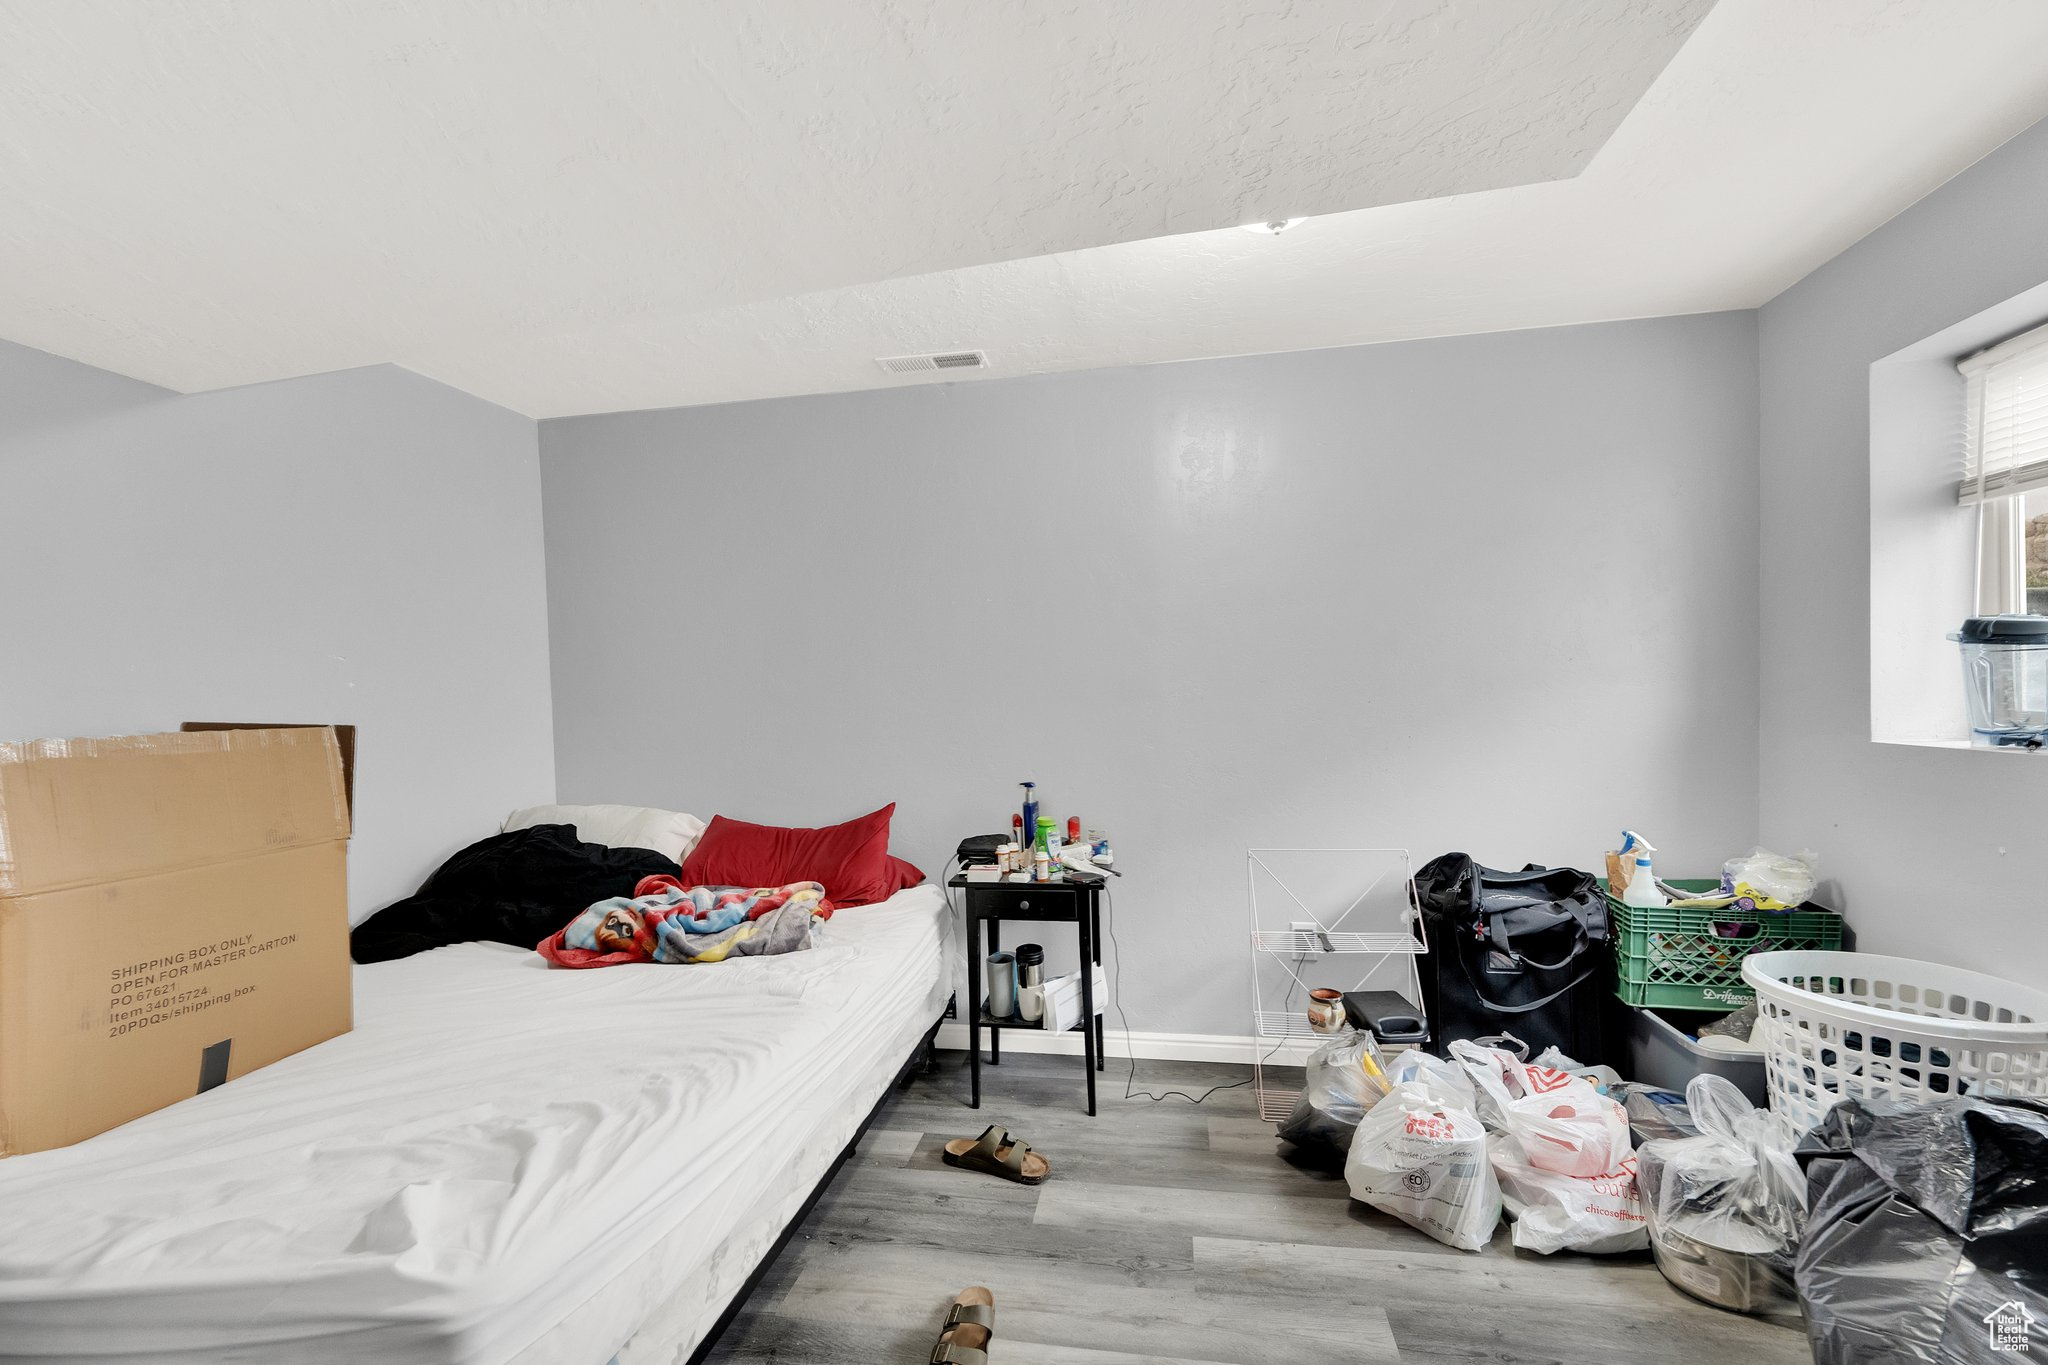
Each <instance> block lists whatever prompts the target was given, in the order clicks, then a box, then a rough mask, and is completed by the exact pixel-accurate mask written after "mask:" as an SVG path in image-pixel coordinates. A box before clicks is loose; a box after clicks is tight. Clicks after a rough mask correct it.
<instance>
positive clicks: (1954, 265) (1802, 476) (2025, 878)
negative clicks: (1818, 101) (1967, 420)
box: [1759, 124, 2048, 984]
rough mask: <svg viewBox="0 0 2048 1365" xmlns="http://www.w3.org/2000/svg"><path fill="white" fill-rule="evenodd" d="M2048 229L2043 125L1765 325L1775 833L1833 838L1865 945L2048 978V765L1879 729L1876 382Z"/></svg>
mask: <svg viewBox="0 0 2048 1365" xmlns="http://www.w3.org/2000/svg"><path fill="white" fill-rule="evenodd" d="M2043 224H2048V124H2041V125H2037V126H2036V127H2034V128H2032V129H2031V130H2029V131H2028V132H2026V133H2023V134H2021V135H2020V136H2019V137H2017V138H2015V139H2014V140H2013V141H2011V142H2009V143H2007V144H2006V145H2005V146H2004V147H2003V148H2001V149H2000V150H1999V151H1997V152H1996V153H1994V154H1993V155H1991V156H1990V157H1988V158H1986V159H1985V160H1984V161H1982V162H1979V163H1978V164H1977V165H1976V166H1974V167H1972V168H1971V169H1970V170H1968V171H1965V172H1964V173H1963V174H1962V175H1960V176H1958V177H1957V178H1956V179H1954V180H1952V181H1950V182H1949V183H1948V184H1947V185H1945V186H1944V187H1942V188H1941V189H1939V190H1937V191H1935V193H1933V194H1932V195H1930V196H1928V197H1927V198H1926V199H1923V200H1922V201H1921V202H1920V203H1918V204H1916V205H1914V206H1913V207H1912V208H1910V209H1908V210H1907V211H1906V212H1904V213H1902V214H1900V215H1899V216H1898V217H1897V218H1895V219H1893V220H1892V221H1891V222H1890V223H1889V224H1887V225H1886V226H1884V227H1882V228H1880V229H1878V231H1876V232H1874V233H1872V234H1871V235H1870V236H1869V237H1867V238H1865V239H1864V240H1863V241H1862V242H1860V243H1858V244H1857V245H1856V246H1854V247H1851V248H1850V249H1849V250H1848V251H1845V252H1843V253H1842V254H1841V255H1840V256H1838V257H1836V258H1835V259H1834V260H1833V261H1831V262H1829V263H1828V264H1827V265H1825V266H1823V267H1821V268H1820V269H1819V270H1817V271H1815V272H1814V273H1813V274H1812V275H1809V276H1808V277H1807V278H1806V279H1805V280H1803V281H1801V282H1800V283H1799V284H1797V285H1795V286H1794V287H1793V288H1791V289H1789V290H1787V291H1786V292H1785V293H1784V294H1782V295H1780V296H1779V297H1778V298H1776V299H1774V300H1773V301H1772V302H1771V303H1769V304H1768V305H1766V306H1765V307H1764V308H1763V310H1762V313H1761V316H1760V322H1759V328H1760V334H1761V355H1762V441H1761V447H1762V487H1763V501H1762V513H1761V524H1762V528H1763V542H1762V561H1761V562H1762V571H1763V599H1762V637H1761V638H1762V667H1763V679H1762V698H1763V711H1762V749H1761V774H1762V831H1763V837H1764V840H1765V842H1767V843H1768V844H1770V845H1772V846H1773V847H1777V848H1785V849H1792V848H1798V847H1800V846H1802V845H1806V846H1811V847H1812V848H1814V849H1816V850H1818V851H1819V852H1820V854H1821V856H1822V860H1823V862H1822V870H1823V873H1824V874H1825V875H1826V876H1828V877H1829V878H1830V879H1831V880H1832V881H1833V882H1834V886H1833V887H1832V888H1831V890H1832V893H1833V894H1834V895H1835V897H1836V899H1838V900H1839V901H1840V902H1841V904H1842V907H1843V909H1844V910H1846V911H1847V912H1848V914H1849V916H1850V919H1851V922H1852V923H1853V924H1854V926H1855V928H1856V930H1857V933H1858V936H1859V937H1858V945H1857V946H1858V947H1860V948H1862V949H1863V950H1865V951H1869V952H1888V953H1894V954H1901V955H1905V956H1910V957H1927V958H1932V959H1936V960H1940V961H1946V962H1952V963H1955V964H1957V965H1961V966H1968V967H1975V968H1977V969H1979V970H1984V971H1991V972H1996V973H1998V974H2000V975H2004V976H2008V977H2014V978H2017V979H2019V980H2022V981H2032V982H2034V983H2036V984H2039V983H2040V982H2041V980H2042V979H2043V977H2044V974H2048V934H2044V933H2043V932H2042V930H2041V919H2040V906H2041V903H2042V888H2043V886H2044V885H2048V840H2043V839H2042V837H2041V820H2042V814H2043V809H2044V807H2043V798H2044V796H2048V760H2030V759H2028V758H2025V757H2022V756H2017V755H2006V754H1986V753H1972V752H1968V751H1957V750H1944V749H1933V748H1915V747H1909V746H1904V745H1895V744H1874V743H1872V742H1871V740H1870V690H1871V683H1870V671H1869V670H1870V636H1869V628H1870V620H1871V602H1870V530H1869V528H1870V522H1869V516H1870V498H1869V491H1870V490H1869V483H1870V479H1869V475H1870V419H1869V402H1870V388H1869V380H1870V365H1871V363H1872V362H1873V361H1875V360H1877V359H1879V358H1880V357H1883V356H1886V355H1888V354H1890V353H1891V352H1893V351H1897V350H1899V349H1901V348H1903V347H1905V346H1908V345H1910V344H1912V343H1913V342H1916V341H1918V340H1919V339H1921V338H1922V337H1926V336H1928V335H1929V334H1931V333H1934V332H1937V331H1940V330H1942V329H1943V328H1946V327H1949V326H1950V325H1951V324H1954V323H1957V322H1959V321H1961V320H1963V319H1965V318H1969V317H1971V316H1972V315H1974V314H1976V313H1979V312H1981V311H1983V310H1985V309H1988V308H1991V307H1993V306H1994V305H1996V304H1998V303H2000V302H2001V301H2002V300H2005V299H2008V298H2010V297H2012V296H2013V295H2016V294H2019V293H2021V292H2022V291H2024V290H2027V289H2031V288H2034V287H2035V286H2038V285H2040V284H2041V283H2042V282H2043V281H2044V280H2048V231H2044V229H2043ZM1945 453H1946V452H1944V451H1942V450H1940V449H1930V451H1929V452H1928V458H1930V459H1937V458H1940V457H1941V456H1942V455H1943V454H1945ZM1944 647H1946V646H1944Z"/></svg>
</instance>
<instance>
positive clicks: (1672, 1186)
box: [1636, 1076, 1806, 1313]
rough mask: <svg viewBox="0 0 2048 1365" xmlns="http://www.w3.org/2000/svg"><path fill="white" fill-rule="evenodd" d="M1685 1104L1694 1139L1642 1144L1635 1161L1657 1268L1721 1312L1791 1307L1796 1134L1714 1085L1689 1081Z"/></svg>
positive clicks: (1726, 1084) (1715, 1080)
mask: <svg viewBox="0 0 2048 1365" xmlns="http://www.w3.org/2000/svg"><path fill="white" fill-rule="evenodd" d="M1685 1103H1686V1109H1687V1110H1688V1111H1689V1113H1690V1115H1691V1118H1692V1121H1693V1123H1694V1124H1695V1125H1696V1126H1697V1127H1698V1128H1699V1130H1700V1135H1699V1136H1698V1137H1691V1138H1673V1139H1670V1140H1668V1141H1658V1142H1646V1143H1644V1144H1643V1147H1642V1150H1641V1151H1640V1152H1638V1153H1637V1154H1636V1158H1637V1160H1636V1180H1637V1183H1638V1184H1639V1185H1640V1186H1641V1187H1642V1193H1643V1212H1644V1215H1645V1217H1646V1219H1647V1226H1648V1227H1649V1231H1650V1250H1651V1251H1652V1252H1654V1253H1655V1254H1656V1257H1657V1268H1658V1269H1659V1270H1661V1271H1663V1272H1664V1278H1665V1279H1667V1280H1669V1281H1671V1283H1673V1284H1675V1285H1677V1286H1678V1287H1679V1288H1680V1289H1683V1290H1684V1291H1685V1292H1686V1293H1688V1294H1691V1295H1692V1296H1693V1297H1694V1298H1698V1299H1704V1300H1706V1301H1707V1302H1708V1303H1711V1304H1716V1305H1718V1306H1719V1307H1722V1308H1731V1309H1734V1310H1736V1311H1738V1312H1744V1313H1760V1312H1764V1311H1766V1310H1769V1309H1772V1308H1776V1307H1779V1306H1781V1305H1786V1304H1789V1303H1790V1302H1791V1301H1792V1297H1793V1286H1792V1256H1793V1252H1794V1251H1795V1250H1796V1249H1797V1248H1798V1246H1799V1239H1800V1235H1801V1233H1802V1232H1803V1231H1804V1229H1805V1226H1806V1186H1805V1183H1804V1181H1803V1180H1802V1178H1801V1176H1800V1174H1799V1166H1798V1163H1797V1162H1796V1161H1795V1160H1794V1159H1793V1157H1792V1149H1793V1147H1794V1146H1795V1145H1796V1144H1797V1142H1798V1139H1799V1133H1798V1131H1797V1129H1796V1128H1794V1126H1793V1124H1792V1122H1791V1120H1789V1119H1786V1118H1784V1117H1783V1116H1781V1115H1778V1114H1774V1113H1772V1112H1771V1111H1770V1110H1768V1109H1758V1108H1755V1107H1754V1106H1752V1105H1751V1104H1750V1102H1749V1100H1748V1099H1747V1098H1745V1097H1744V1095H1743V1093H1742V1092H1741V1091H1740V1090H1737V1089H1736V1088H1735V1085H1734V1083H1733V1082H1730V1081H1728V1080H1725V1079H1723V1078H1722V1077H1720V1076H1695V1077H1693V1079H1692V1081H1691V1083H1690V1084H1688V1085H1687V1086H1686V1088H1685Z"/></svg>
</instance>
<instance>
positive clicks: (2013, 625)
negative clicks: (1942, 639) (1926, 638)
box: [1948, 616, 2048, 749]
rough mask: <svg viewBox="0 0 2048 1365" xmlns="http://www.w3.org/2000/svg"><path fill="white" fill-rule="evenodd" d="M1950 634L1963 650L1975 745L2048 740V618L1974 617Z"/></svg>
mask: <svg viewBox="0 0 2048 1365" xmlns="http://www.w3.org/2000/svg"><path fill="white" fill-rule="evenodd" d="M1948 638H1949V639H1951V640H1954V641H1955V642H1956V644H1957V645H1958V646H1960V647H1961V649H1962V651H1963V692H1964V695H1965V696H1967V697H1968V699H1969V704H1970V741H1971V743H1973V744H1981V745H1984V746H1987V747H1991V748H2000V747H2005V748H2026V749H2039V748H2041V747H2042V746H2043V744H2044V743H2048V616H1973V617H1971V618H1970V619H1969V620H1967V621H1965V622H1963V628H1962V629H1961V630H1959V631H1957V632H1956V633H1955V634H1953V635H1951V636H1949V637H1948Z"/></svg>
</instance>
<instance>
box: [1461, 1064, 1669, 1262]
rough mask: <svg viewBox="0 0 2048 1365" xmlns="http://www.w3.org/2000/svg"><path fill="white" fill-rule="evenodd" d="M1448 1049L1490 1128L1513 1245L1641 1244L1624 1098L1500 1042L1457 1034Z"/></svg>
mask: <svg viewBox="0 0 2048 1365" xmlns="http://www.w3.org/2000/svg"><path fill="white" fill-rule="evenodd" d="M1450 1052H1451V1056H1452V1057H1453V1058H1454V1059H1456V1060H1457V1062H1458V1064H1459V1065H1460V1066H1461V1067H1462V1068H1463V1069H1464V1071H1465V1073H1466V1075H1467V1076H1469V1077H1470V1078H1471V1080H1472V1082H1473V1085H1474V1088H1475V1091H1476V1094H1477V1096H1478V1112H1479V1114H1480V1115H1481V1116H1482V1117H1483V1118H1484V1120H1485V1122H1486V1125H1487V1127H1488V1129H1489V1130H1491V1132H1492V1133H1493V1135H1494V1136H1493V1139H1492V1142H1491V1143H1490V1146H1489V1156H1490V1159H1491V1162H1492V1165H1493V1172H1494V1176H1495V1178H1496V1179H1497V1180H1498V1181H1499V1183H1500V1190H1501V1199H1502V1202H1503V1204H1504V1206H1505V1207H1506V1209H1507V1212H1508V1214H1509V1216H1510V1217H1512V1218H1513V1219H1514V1220H1515V1226H1514V1234H1513V1236H1514V1243H1515V1245H1516V1246H1517V1247H1519V1248H1521V1249H1522V1250H1524V1251H1534V1252H1538V1253H1540V1254H1542V1255H1546V1256H1547V1255H1549V1254H1550V1253H1551V1252H1553V1251H1578V1252H1584V1253H1586V1254H1589V1255H1596V1256H1597V1255H1608V1254H1611V1253H1613V1252H1618V1251H1636V1250H1640V1249H1641V1248H1642V1247H1643V1246H1644V1245H1645V1243H1646V1242H1647V1240H1648V1235H1647V1233H1646V1232H1645V1231H1644V1227H1643V1206H1642V1199H1641V1196H1640V1194H1639V1192H1638V1190H1637V1188H1636V1178H1635V1158H1634V1153H1633V1151H1632V1150H1631V1148H1630V1143H1629V1130H1628V1116H1627V1114H1626V1112H1625V1111H1624V1110H1623V1109H1622V1107H1621V1105H1619V1104H1618V1103H1616V1102H1615V1101H1613V1100H1611V1099H1609V1098H1607V1097H1606V1096H1605V1095H1602V1094H1600V1093H1599V1092H1598V1091H1597V1090H1595V1089H1594V1088H1593V1086H1592V1084H1591V1083H1589V1082H1588V1081H1587V1080H1585V1079H1583V1077H1582V1076H1580V1075H1578V1074H1574V1073H1572V1072H1568V1071H1565V1070H1561V1069H1559V1068H1557V1067H1554V1066H1549V1065H1541V1064H1539V1063H1536V1062H1524V1061H1522V1060H1521V1059H1520V1058H1518V1057H1516V1056H1514V1054H1512V1053H1509V1052H1503V1051H1501V1050H1500V1049H1498V1048H1485V1047H1480V1046H1478V1045H1476V1044H1473V1043H1468V1042H1454V1043H1452V1044H1451V1048H1450ZM1545 1056H1546V1057H1551V1056H1552V1054H1549V1053H1547V1054H1545ZM1556 1060H1563V1061H1569V1060H1570V1059H1569V1058H1563V1057H1558V1058H1556Z"/></svg>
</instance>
